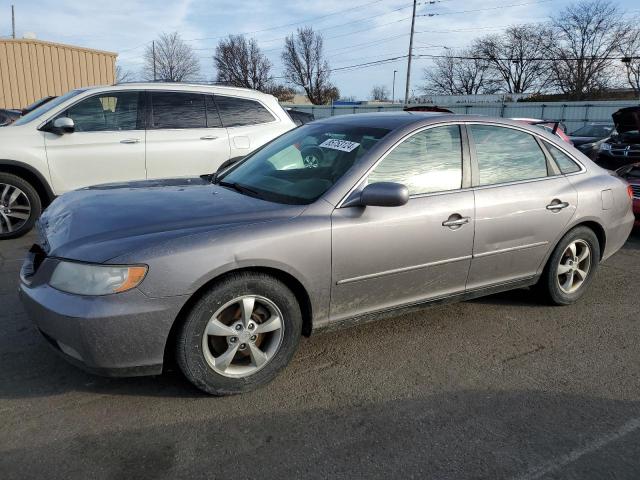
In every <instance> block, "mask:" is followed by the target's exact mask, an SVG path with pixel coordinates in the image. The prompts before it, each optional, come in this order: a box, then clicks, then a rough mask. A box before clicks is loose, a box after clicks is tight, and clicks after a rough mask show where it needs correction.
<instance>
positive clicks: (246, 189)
mask: <svg viewBox="0 0 640 480" xmlns="http://www.w3.org/2000/svg"><path fill="white" fill-rule="evenodd" d="M218 185H220V186H221V187H227V188H232V189H234V190H235V191H236V192H239V193H245V194H249V195H251V196H252V197H258V198H260V197H261V195H260V193H258V192H257V191H256V190H254V189H253V188H251V187H248V186H246V185H243V184H241V183H238V182H225V181H224V180H220V181H219V182H218Z"/></svg>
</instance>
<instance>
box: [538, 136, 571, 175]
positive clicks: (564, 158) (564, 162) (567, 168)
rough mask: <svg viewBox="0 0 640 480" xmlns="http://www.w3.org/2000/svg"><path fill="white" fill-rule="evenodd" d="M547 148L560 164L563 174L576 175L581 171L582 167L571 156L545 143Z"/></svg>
mask: <svg viewBox="0 0 640 480" xmlns="http://www.w3.org/2000/svg"><path fill="white" fill-rule="evenodd" d="M544 144H545V146H546V147H547V149H548V150H549V153H550V154H551V156H552V157H553V159H554V160H555V161H556V163H557V164H558V167H559V168H560V171H561V172H562V173H575V172H579V171H580V167H579V166H578V164H577V163H576V162H574V161H573V160H572V159H571V157H569V155H567V154H566V153H564V152H563V151H562V150H560V149H559V148H557V147H554V146H553V145H551V144H550V143H548V142H544Z"/></svg>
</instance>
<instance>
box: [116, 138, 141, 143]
mask: <svg viewBox="0 0 640 480" xmlns="http://www.w3.org/2000/svg"><path fill="white" fill-rule="evenodd" d="M120 143H140V139H139V138H125V139H124V140H120Z"/></svg>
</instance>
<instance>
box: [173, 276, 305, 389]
mask: <svg viewBox="0 0 640 480" xmlns="http://www.w3.org/2000/svg"><path fill="white" fill-rule="evenodd" d="M301 330H302V315H301V313H300V307H299V305H298V303H297V301H296V298H295V295H294V294H293V293H292V292H291V290H289V288H287V286H286V285H285V284H283V283H282V282H280V281H279V280H277V279H275V278H273V277H271V276H268V275H264V274H259V273H239V274H233V275H229V276H227V277H225V278H224V279H222V280H221V281H220V282H219V283H218V284H216V285H215V286H214V287H213V288H212V289H211V290H209V291H208V292H207V293H206V294H205V295H204V296H203V297H202V298H201V299H200V300H199V301H198V302H197V303H196V304H195V305H194V307H193V308H192V310H191V312H190V313H189V315H188V316H187V318H186V320H185V323H184V325H183V326H182V329H181V331H180V332H179V334H178V338H177V345H176V347H177V355H176V357H177V360H178V365H179V366H180V369H181V370H182V372H183V373H184V374H185V376H186V377H187V378H188V379H189V380H190V381H191V382H192V383H193V384H194V385H196V386H197V387H198V388H200V389H202V390H204V391H205V392H207V393H211V394H213V395H230V394H235V393H241V392H245V391H248V390H252V389H255V388H257V387H259V386H261V385H264V384H265V383H267V382H269V381H271V380H272V379H273V378H274V377H275V376H276V375H277V374H278V372H279V371H280V370H282V369H283V368H284V367H285V366H286V365H287V364H288V363H289V361H290V360H291V357H292V356H293V354H294V352H295V350H296V347H297V345H298V342H299V340H300V333H301Z"/></svg>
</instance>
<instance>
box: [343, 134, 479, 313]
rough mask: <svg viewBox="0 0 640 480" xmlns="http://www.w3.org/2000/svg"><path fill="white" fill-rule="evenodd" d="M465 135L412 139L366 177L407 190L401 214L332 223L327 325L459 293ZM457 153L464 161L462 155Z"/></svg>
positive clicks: (467, 246) (465, 239) (467, 223)
mask: <svg viewBox="0 0 640 480" xmlns="http://www.w3.org/2000/svg"><path fill="white" fill-rule="evenodd" d="M463 132H464V127H460V126H459V125H443V126H435V127H431V128H428V129H425V130H422V131H420V132H417V133H413V134H411V135H410V136H408V137H407V138H405V139H404V140H403V141H402V142H400V143H399V144H398V145H396V146H395V147H394V148H393V149H392V150H391V151H390V152H389V153H388V154H387V155H386V156H384V157H383V158H382V160H381V161H380V162H379V163H378V164H377V165H376V166H375V167H374V168H373V169H372V170H371V171H370V172H369V174H368V176H367V178H366V179H365V180H364V181H365V182H368V183H373V182H382V181H391V182H397V183H402V184H404V185H406V186H407V188H408V189H409V193H410V199H409V202H408V203H407V204H405V205H403V206H401V207H393V208H391V207H371V206H369V207H366V208H362V207H347V208H337V209H336V210H335V211H334V213H333V215H332V277H333V281H332V293H331V317H332V319H333V320H339V319H341V318H344V317H349V316H353V315H359V314H363V313H366V312H370V311H378V310H385V309H387V308H391V307H394V306H397V305H402V304H411V303H418V302H421V301H424V300H428V299H435V298H438V297H444V296H448V295H452V294H456V293H462V292H463V291H464V289H465V282H466V279H467V274H468V272H469V265H470V262H471V252H472V247H473V229H474V220H473V209H474V200H473V192H472V191H471V190H470V189H463V188H462V187H468V186H469V185H470V182H469V180H468V178H467V173H468V172H469V163H468V154H467V153H466V152H467V148H466V145H467V144H466V140H465V136H464V135H463ZM463 152H464V153H463Z"/></svg>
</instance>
